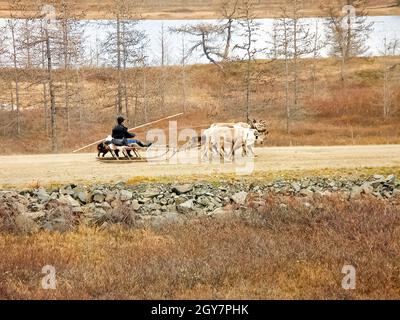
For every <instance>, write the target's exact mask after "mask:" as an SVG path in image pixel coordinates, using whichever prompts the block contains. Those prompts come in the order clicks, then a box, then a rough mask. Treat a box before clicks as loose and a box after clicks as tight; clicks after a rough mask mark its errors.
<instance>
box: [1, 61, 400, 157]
mask: <svg viewBox="0 0 400 320" xmlns="http://www.w3.org/2000/svg"><path fill="white" fill-rule="evenodd" d="M386 61H387V63H388V64H389V65H395V64H397V63H400V58H399V57H388V58H386ZM312 65H313V61H312V60H307V59H305V60H303V61H302V63H301V73H300V80H301V81H300V87H299V92H300V101H301V102H300V105H299V107H298V109H297V110H292V125H291V127H292V134H291V135H288V134H287V133H286V127H285V125H286V120H285V106H284V99H283V96H284V82H283V74H282V72H283V68H284V66H283V65H282V62H280V61H276V62H273V63H270V62H269V61H258V62H257V68H258V70H260V71H262V74H263V76H262V78H261V79H259V81H258V83H257V84H256V85H255V86H254V87H253V90H252V93H251V94H252V103H251V108H250V116H251V117H255V118H259V119H265V120H267V121H268V123H269V131H270V135H269V137H268V141H267V145H268V146H288V145H293V146H298V145H364V144H397V143H400V126H399V125H398V123H399V121H400V94H399V92H400V87H399V83H400V82H399V80H400V68H398V67H397V68H395V69H394V70H393V71H391V73H390V78H389V79H390V80H389V86H390V92H391V93H390V101H391V114H390V117H388V118H383V70H384V58H353V59H352V60H351V61H349V63H348V66H347V67H346V79H347V80H346V83H345V85H344V86H342V84H341V81H340V80H339V79H340V64H339V62H338V61H337V60H335V59H333V58H329V59H319V60H317V62H316V65H315V66H316V94H315V96H314V95H313V94H312V92H313V83H312V79H311V69H312ZM243 68H244V66H243V65H241V64H240V63H235V64H232V65H230V66H229V69H228V71H227V72H226V74H223V73H222V72H220V71H219V70H218V69H217V68H216V67H215V66H212V65H192V66H188V67H186V69H185V74H186V75H185V77H186V83H185V84H186V112H185V116H183V117H180V118H178V119H177V120H178V128H185V127H189V128H194V129H195V130H199V132H200V130H201V129H202V128H206V127H208V126H209V125H210V123H211V120H210V119H212V121H213V122H216V121H245V115H246V112H245V107H244V106H245V89H244V86H243V73H244V72H243ZM35 72H36V71H34V70H33V71H31V73H21V78H22V79H23V77H27V79H29V81H32V80H31V79H32V73H33V78H34V77H35V76H34V74H35ZM181 73H182V70H181V68H179V67H168V68H167V69H166V71H164V73H163V74H164V77H165V107H164V109H162V108H161V100H160V95H159V83H160V82H159V81H160V74H161V70H160V69H159V68H157V67H154V68H149V69H147V70H146V77H147V78H146V79H147V80H146V81H147V92H148V93H147V100H146V102H145V101H144V98H143V94H142V90H143V89H142V88H141V84H142V83H143V78H142V72H137V71H135V70H132V71H130V73H129V75H128V77H129V82H130V89H129V90H131V91H130V95H131V98H130V101H131V108H130V115H131V116H130V121H129V126H130V127H134V126H135V125H138V124H141V123H145V122H148V121H151V120H154V119H159V118H160V117H162V115H171V114H175V113H177V112H181V111H182V110H183V102H182V101H183V98H182V76H181ZM2 74H3V77H2V78H1V80H0V88H3V90H2V91H1V92H0V98H2V100H4V101H8V99H9V96H10V91H9V81H11V80H12V77H13V72H12V70H2ZM56 76H57V77H58V79H59V84H58V85H57V87H56V88H57V90H58V91H57V92H58V94H57V104H58V105H59V108H58V111H57V126H58V132H59V152H71V151H72V150H74V149H75V148H78V147H80V146H83V145H85V144H86V143H90V142H93V141H96V140H98V139H102V138H104V137H105V136H107V135H108V134H109V131H110V129H111V127H112V126H113V123H114V121H115V120H114V110H113V105H114V103H115V96H114V94H115V90H116V89H115V86H116V79H115V78H116V72H115V71H113V70H109V69H90V70H89V69H87V70H84V71H82V78H83V80H82V81H83V85H82V86H80V87H83V89H81V90H80V94H81V96H82V99H83V100H82V101H83V103H76V102H73V103H72V105H71V110H70V113H71V119H72V120H71V129H70V131H69V132H68V131H67V130H66V116H65V109H64V108H63V91H62V90H63V82H62V81H63V80H62V78H63V74H62V72H61V71H58V73H57V74H56ZM74 76H75V75H74V74H71V79H74ZM29 81H28V80H27V81H26V82H25V83H23V84H22V85H21V90H20V91H21V97H22V101H21V103H22V108H23V109H25V110H26V111H24V112H22V133H21V136H20V137H19V139H20V141H22V142H23V143H21V144H18V145H15V143H14V136H13V135H12V134H11V133H9V132H8V131H7V124H9V123H10V121H12V119H13V117H14V116H13V115H12V114H10V113H2V116H1V117H0V128H3V129H4V130H2V131H0V135H2V137H1V140H2V145H3V146H2V150H3V154H10V153H14V154H15V153H19V154H23V153H45V152H49V151H50V140H49V137H48V135H46V131H45V130H44V125H45V123H44V119H43V112H44V111H43V108H42V106H43V103H42V102H41V94H42V87H41V86H36V87H35V86H32V85H31V83H30V82H29ZM71 85H72V86H74V85H75V84H74V83H72V82H71ZM136 97H137V98H136ZM32 107H33V110H32ZM29 108H31V109H30V110H28V109H29ZM158 127H159V128H160V129H165V131H167V129H168V124H167V123H166V122H164V123H160V124H159V125H158ZM145 129H146V130H147V129H148V128H145ZM72 132H73V134H72ZM136 133H137V134H138V137H139V138H141V139H145V132H144V131H143V130H139V131H138V132H136Z"/></svg>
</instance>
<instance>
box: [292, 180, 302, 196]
mask: <svg viewBox="0 0 400 320" xmlns="http://www.w3.org/2000/svg"><path fill="white" fill-rule="evenodd" d="M292 188H293V190H294V192H296V193H298V192H300V190H301V185H300V184H298V183H296V182H293V183H292Z"/></svg>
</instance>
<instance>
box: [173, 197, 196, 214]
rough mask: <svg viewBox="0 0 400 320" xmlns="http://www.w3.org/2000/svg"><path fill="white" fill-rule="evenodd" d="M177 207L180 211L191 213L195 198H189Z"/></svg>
mask: <svg viewBox="0 0 400 320" xmlns="http://www.w3.org/2000/svg"><path fill="white" fill-rule="evenodd" d="M176 209H177V210H178V212H180V213H183V214H185V213H189V212H191V211H192V210H193V209H194V204H193V199H190V200H187V201H185V202H183V203H181V204H179V205H177V206H176Z"/></svg>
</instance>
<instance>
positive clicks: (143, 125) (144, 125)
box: [72, 112, 183, 153]
mask: <svg viewBox="0 0 400 320" xmlns="http://www.w3.org/2000/svg"><path fill="white" fill-rule="evenodd" d="M182 114H183V112H181V113H177V114H174V115H173V116H169V117H165V118H162V119H159V120H155V121H152V122H149V123H145V124H141V125H140V126H137V127H134V128H131V129H128V131H132V130H137V129H140V128H143V127H147V126H150V125H152V124H155V123H158V122H161V121H164V120H168V119H172V118H175V117H179V116H181V115H182ZM103 141H104V139H101V140H98V141H95V142H93V143H91V144H88V145H86V146H84V147H82V148H79V149H77V150H74V151H72V152H73V153H76V152H79V151H82V150H84V149H86V148H89V147H91V146H94V145H95V144H97V143H100V142H103Z"/></svg>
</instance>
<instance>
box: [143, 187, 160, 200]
mask: <svg viewBox="0 0 400 320" xmlns="http://www.w3.org/2000/svg"><path fill="white" fill-rule="evenodd" d="M159 194H160V190H159V189H157V188H150V189H147V190H146V191H145V192H144V193H143V194H142V196H143V198H150V199H151V198H154V197H157V196H158V195H159Z"/></svg>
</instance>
